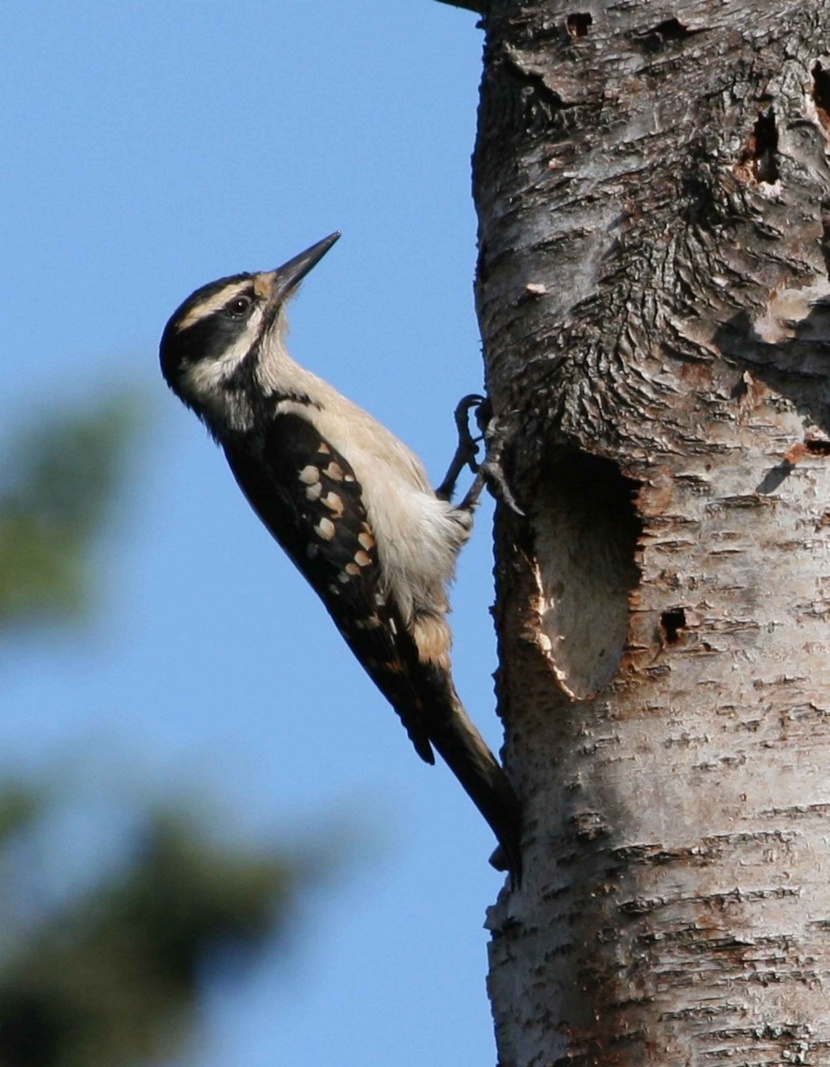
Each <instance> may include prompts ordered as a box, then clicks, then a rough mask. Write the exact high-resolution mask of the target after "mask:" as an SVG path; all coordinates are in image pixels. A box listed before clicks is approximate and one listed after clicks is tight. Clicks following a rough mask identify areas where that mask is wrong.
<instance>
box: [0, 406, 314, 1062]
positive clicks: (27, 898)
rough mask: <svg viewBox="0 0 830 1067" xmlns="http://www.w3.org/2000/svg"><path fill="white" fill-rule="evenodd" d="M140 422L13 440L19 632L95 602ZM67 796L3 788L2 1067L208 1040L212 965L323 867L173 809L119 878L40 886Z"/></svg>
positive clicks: (250, 949)
mask: <svg viewBox="0 0 830 1067" xmlns="http://www.w3.org/2000/svg"><path fill="white" fill-rule="evenodd" d="M135 422H136V419H135V405H134V404H133V403H132V402H130V401H129V400H125V399H123V398H122V399H119V398H111V399H107V400H104V401H103V402H100V403H98V404H97V405H96V406H94V407H90V408H89V410H87V411H84V412H78V411H69V412H63V413H57V414H53V415H51V416H41V417H39V418H38V419H37V421H36V423H35V424H34V425H32V426H31V427H29V428H27V429H25V430H24V431H22V432H20V433H19V434H18V435H17V436H16V437H15V438H14V439H13V440H12V441H10V442H8V443H6V445H5V447H4V450H3V452H2V455H3V456H4V457H5V459H4V461H3V463H2V465H0V627H5V628H6V632H9V631H10V629H11V627H12V626H13V625H20V624H22V623H25V624H29V625H30V624H32V623H41V622H47V621H48V622H55V621H57V622H61V623H66V622H69V621H71V620H72V619H73V618H75V617H77V614H78V613H79V611H80V610H81V609H83V608H84V607H85V605H86V603H87V601H88V600H89V599H90V595H89V594H90V589H91V586H92V584H93V583H92V578H93V572H92V567H91V565H90V560H91V549H92V547H93V545H94V543H95V539H96V536H97V535H98V534H99V533H100V530H101V526H102V523H103V520H104V519H105V518H106V516H107V514H108V512H109V511H110V510H111V508H112V504H113V501H114V498H115V496H116V494H117V491H118V486H119V484H121V483H122V482H123V474H124V472H123V466H124V458H125V453H126V446H127V445H128V443H129V440H130V431H131V429H132V428H133V426H134V425H135ZM68 799H71V797H59V796H57V795H56V793H55V789H54V780H53V782H50V783H49V784H48V785H47V784H44V785H43V786H42V787H37V786H28V785H25V784H24V785H21V784H20V783H17V782H8V783H6V784H5V785H2V784H0V1067H122V1065H123V1067H130V1065H135V1064H140V1063H148V1062H152V1061H156V1060H159V1059H162V1058H167V1057H168V1056H171V1055H173V1054H175V1053H177V1052H180V1051H181V1046H182V1044H183V1043H184V1042H185V1039H186V1038H187V1037H188V1035H189V1034H190V1033H191V1031H192V1029H193V1024H194V1022H195V1021H196V1015H197V1007H198V998H199V994H200V992H201V985H202V980H203V977H204V976H205V974H206V973H207V972H208V971H209V968H210V964H211V961H213V962H214V963H215V962H216V961H217V960H224V961H227V960H228V959H232V960H233V961H234V962H236V963H237V964H239V963H241V962H245V961H246V960H249V959H252V958H254V957H255V956H256V954H257V952H258V951H260V950H262V949H263V948H264V947H265V946H266V945H267V944H268V943H269V941H270V939H271V938H272V936H273V935H274V933H275V932H278V931H281V930H283V929H285V928H286V926H287V923H288V921H289V919H290V916H291V914H292V903H293V902H294V900H295V899H296V898H297V895H298V893H299V891H300V889H301V888H302V887H304V886H305V885H306V883H307V882H308V880H309V877H310V876H311V875H312V872H311V871H310V870H309V869H308V868H306V867H303V865H301V864H300V863H299V862H297V861H296V860H291V861H289V860H288V859H286V858H285V857H283V856H281V855H278V854H276V853H274V852H271V851H266V850H260V851H253V850H245V849H241V848H239V847H235V846H231V845H229V844H221V845H220V844H219V843H218V842H217V840H216V839H215V838H213V837H211V836H209V835H208V834H207V832H206V830H205V828H204V826H203V825H202V824H201V823H200V821H199V820H197V819H195V818H194V817H192V816H190V817H186V816H184V815H182V814H181V812H180V811H179V810H178V807H177V806H175V805H168V806H161V807H158V808H155V809H151V810H145V811H143V812H139V813H137V823H138V825H137V827H136V825H135V824H133V829H132V831H130V832H129V833H128V834H127V835H126V837H125V839H124V840H123V841H122V853H123V857H124V858H123V862H121V863H120V865H118V866H117V867H116V869H114V870H113V869H109V870H106V869H103V868H102V869H101V870H100V871H92V872H88V873H89V877H88V878H87V879H86V880H85V882H84V887H83V888H78V889H76V891H75V892H73V891H72V890H71V887H69V886H58V887H57V889H58V890H59V891H58V892H55V889H56V887H55V886H51V887H44V886H43V885H40V886H39V887H38V885H37V882H38V868H39V866H40V865H42V861H43V859H44V857H46V858H47V859H48V853H49V850H50V838H49V833H48V825H49V822H50V820H52V821H54V818H55V815H56V814H58V813H60V811H61V809H62V806H63V805H65V803H66V801H67V800H68ZM45 827H46V828H47V830H45V829H44V828H45ZM52 843H54V841H53V842H52ZM47 866H48V863H47ZM58 866H59V865H58ZM316 873H319V871H318V872H316ZM57 877H58V880H59V878H60V876H59V875H58V876H57ZM50 889H51V892H50V891H49V890H50Z"/></svg>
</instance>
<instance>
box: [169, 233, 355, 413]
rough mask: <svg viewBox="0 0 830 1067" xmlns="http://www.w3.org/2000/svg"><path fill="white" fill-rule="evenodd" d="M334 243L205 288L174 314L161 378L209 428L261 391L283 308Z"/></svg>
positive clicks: (275, 352)
mask: <svg viewBox="0 0 830 1067" xmlns="http://www.w3.org/2000/svg"><path fill="white" fill-rule="evenodd" d="M339 237H340V234H339V233H332V234H330V235H329V236H328V237H324V238H323V240H322V241H318V242H317V243H316V244H313V245H312V246H311V247H310V248H307V249H306V250H305V251H304V252H301V253H300V254H299V255H298V256H294V258H293V259H289V260H288V262H287V263H284V264H283V265H282V266H281V267H278V268H277V269H276V270H271V271H263V272H261V273H259V274H234V275H232V276H230V277H227V278H220V279H219V280H218V281H215V282H209V283H208V284H207V285H203V286H202V287H201V288H200V289H197V290H196V291H195V292H194V293H192V294H191V295H190V296H189V297H188V298H187V300H185V301H184V303H183V304H181V305H180V306H179V307H178V308H177V309H176V311H174V312H173V314H172V316H171V317H170V319H169V321H168V323H167V325H166V326H165V328H164V333H163V334H162V337H161V344H160V346H159V359H160V362H161V370H162V374H163V375H164V378H165V380H166V381H167V384H168V385H169V386H170V388H171V389H172V390H173V392H174V393H176V395H177V396H178V397H179V398H180V399H181V400H182V401H184V403H185V404H187V406H188V407H190V408H193V410H194V411H195V412H196V414H197V415H198V416H199V417H200V418H202V419H204V420H205V421H206V422H207V423H208V425H209V426H210V427H211V429H214V430H216V429H217V426H216V423H217V421H218V422H220V423H221V421H222V420H225V419H228V418H229V417H230V416H232V414H233V413H232V411H230V409H229V408H228V405H229V404H230V405H231V407H233V398H234V397H235V396H236V397H237V399H239V394H244V393H245V392H246V391H249V390H250V389H251V388H258V389H259V390H262V389H263V384H262V382H260V381H259V380H258V366H259V364H260V362H261V361H262V360H263V359H269V360H270V361H271V362H273V361H274V360H275V359H278V357H279V354H280V353H281V351H282V340H281V339H282V336H283V334H284V331H285V326H286V321H285V314H284V311H285V307H286V305H287V304H288V301H289V300H290V299H291V297H292V296H293V295H294V294H295V293H296V291H297V288H298V286H299V284H300V282H301V281H302V280H303V278H304V277H305V276H306V274H308V272H309V271H310V270H311V269H312V267H314V266H315V265H316V264H317V263H319V261H320V260H321V259H322V258H323V256H324V255H325V254H326V252H328V250H329V249H330V248H331V247H332V245H333V244H334V243H335V241H337V239H338V238H339ZM265 388H267V385H266V386H265ZM238 406H239V405H238V404H237V407H238ZM243 406H244V405H243ZM231 421H232V420H231Z"/></svg>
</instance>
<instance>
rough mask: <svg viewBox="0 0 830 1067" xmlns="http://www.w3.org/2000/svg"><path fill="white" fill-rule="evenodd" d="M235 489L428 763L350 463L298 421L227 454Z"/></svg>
mask: <svg viewBox="0 0 830 1067" xmlns="http://www.w3.org/2000/svg"><path fill="white" fill-rule="evenodd" d="M225 455H226V457H227V460H228V463H229V464H230V468H231V470H232V471H233V474H234V477H235V478H236V480H237V482H238V484H239V487H240V488H241V489H242V492H243V493H244V494H245V496H246V497H247V499H248V502H249V503H250V504H251V506H252V507H253V509H254V511H255V512H256V513H257V515H258V516H259V518H260V519H261V520H262V522H263V523H264V524H265V526H266V527H267V528H268V530H269V531H270V532H271V534H272V535H273V536H274V537H275V538H276V540H277V541H278V542H279V544H280V545H282V547H283V548H284V549H285V551H286V552H287V553H288V555H289V557H290V558H291V559H292V561H293V562H294V563H295V564H296V566H297V567H298V568H299V570H300V571H301V572H302V574H303V575H304V576H305V578H306V579H307V580H308V582H309V583H310V584H311V586H312V588H313V589H314V591H315V592H316V593H317V595H318V596H319V597H320V599H321V600H322V601H323V603H324V604H325V606H326V609H327V610H328V612H329V614H330V615H331V617H332V619H333V620H334V623H335V625H336V626H337V628H338V630H339V631H340V633H341V634H342V635H343V637H344V638H345V640H346V642H347V644H348V645H349V647H350V648H351V650H352V652H354V654H355V656H357V658H358V660H359V661H360V663H361V664H362V666H363V667H364V668H365V670H366V671H367V673H368V674H369V676H370V677H371V679H372V681H373V682H374V683H375V685H376V686H377V687H378V689H380V691H381V693H383V695H384V696H385V697H386V698H387V700H388V701H389V702H390V703H391V704H392V706H393V707H394V708H395V710H396V711H397V713H398V715H399V716H400V718H401V721H402V722H403V724H404V726H405V727H406V731H407V733H408V734H409V737H410V739H411V740H412V743H413V744H414V746H415V748H416V750H417V752H418V754H419V755H420V756H421V758H422V759H424V760H426V761H427V763H434V762H435V757H434V756H433V753H432V748H431V746H430V742H429V734H428V731H427V727H426V723H425V712H424V708H423V704H422V702H421V699H420V697H419V696H418V693H417V691H416V687H415V685H413V683H412V680H411V677H412V676H411V674H410V666H409V665H410V664H415V663H416V662H417V650H416V649H415V646H414V642H413V641H412V639H411V637H410V636H409V634H408V633H407V632H406V629H405V627H404V624H403V622H402V620H401V618H400V614H399V612H398V609H397V606H396V605H395V604H394V603H393V602H391V601H389V600H387V599H385V598H384V596H383V595H382V593H381V590H380V588H379V575H380V568H379V564H378V554H377V545H376V543H375V537H374V532H373V530H372V527H371V524H370V523H369V519H368V516H367V514H366V509H365V508H364V506H363V500H362V490H361V486H360V484H359V482H358V481H357V479H356V478H355V474H354V471H353V470H352V468H351V467H350V466H349V463H348V462H347V461H346V460H345V459H344V458H343V456H342V455H340V453H339V452H337V451H336V450H335V449H334V448H333V447H332V446H331V445H330V444H329V443H328V442H327V441H324V440H323V439H321V437H320V435H319V434H318V432H317V430H316V429H315V428H314V426H313V425H312V424H311V423H310V422H309V421H308V420H307V419H304V418H302V417H301V416H299V415H294V414H285V415H278V416H277V417H276V418H275V419H274V420H273V422H272V423H271V424H270V426H269V430H268V433H267V435H266V437H265V439H264V441H262V440H259V439H258V440H257V441H254V440H252V439H251V438H249V437H247V436H245V437H242V438H241V439H240V440H239V441H238V442H235V443H229V444H226V445H225Z"/></svg>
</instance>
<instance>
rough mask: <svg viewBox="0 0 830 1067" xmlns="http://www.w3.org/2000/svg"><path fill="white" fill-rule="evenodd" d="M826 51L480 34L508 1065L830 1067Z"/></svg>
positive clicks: (756, 37)
mask: <svg viewBox="0 0 830 1067" xmlns="http://www.w3.org/2000/svg"><path fill="white" fill-rule="evenodd" d="M828 28H830V7H829V6H828V4H827V3H819V2H816V0H799V2H798V3H796V2H794V0H787V2H779V3H777V4H758V3H756V2H754V0H752V2H749V0H725V2H723V3H719V4H713V3H711V2H703V0H679V2H677V3H674V4H668V3H665V2H660V3H657V2H650V0H636V2H634V0H616V2H613V3H612V2H610V0H607V2H602V0H587V2H582V0H577V2H574V3H569V4H565V3H563V2H562V0H528V2H524V3H521V4H519V3H516V2H513V0H493V2H492V4H491V5H490V11H489V14H488V17H487V19H486V29H487V36H486V51H485V73H484V81H483V87H482V102H481V111H480V118H479V122H480V126H479V134H478V143H477V148H476V153H475V195H476V201H477V206H478V211H479V216H480V260H479V279H478V285H477V297H478V307H479V313H480V319H481V324H482V333H483V337H484V343H485V356H486V361H487V371H488V378H489V386H490V390H491V394H492V397H493V400H494V405H495V408H496V410H497V411H498V412H501V413H502V414H503V415H504V414H507V413H512V415H511V418H512V425H513V429H514V433H515V437H514V440H513V446H512V448H509V449H508V473H509V475H510V477H511V480H512V484H513V486H514V489H515V491H516V493H517V495H518V497H519V501H520V503H521V504H522V505H523V506H524V507H525V509H526V510H527V512H528V515H529V521H527V522H523V521H522V520H520V519H519V518H517V517H516V516H515V515H512V514H508V513H507V512H506V510H505V509H502V510H501V513H500V516H499V522H498V546H497V547H498V565H497V571H498V608H497V624H498V629H499V637H500V646H501V662H502V668H501V671H500V676H499V693H500V703H501V710H502V713H503V715H504V716H505V719H506V721H507V725H508V730H509V745H508V751H507V754H506V756H507V763H508V768H509V770H510V772H511V774H512V775H513V776H514V778H515V780H516V781H517V783H518V785H519V788H520V789H521V791H522V794H523V796H524V798H525V801H526V804H527V816H528V818H527V841H526V858H525V870H526V875H525V882H524V886H523V888H522V889H521V891H519V892H517V893H514V894H512V895H508V894H505V895H504V896H503V898H502V899H501V901H500V902H499V904H498V905H497V906H496V907H495V908H493V909H492V912H491V915H490V925H491V928H492V929H493V935H494V939H493V942H492V951H491V963H492V972H491V978H490V989H491V994H492V997H493V1002H494V1011H495V1016H496V1022H497V1034H498V1041H499V1049H500V1062H501V1064H502V1067H531V1065H532V1067H542V1065H545V1067H549V1065H554V1064H584V1065H588V1064H609V1065H610V1064H614V1065H617V1067H619V1065H624V1067H651V1065H661V1067H679V1065H694V1067H698V1065H704V1064H718V1063H721V1062H728V1063H729V1064H731V1065H733V1067H737V1065H739V1064H742V1065H749V1064H751V1065H753V1067H759V1065H770V1067H772V1065H775V1067H780V1065H782V1064H788V1063H804V1064H827V1063H830V982H829V981H828V979H830V629H829V628H828V623H829V622H830V455H829V454H828V453H830V446H829V445H828V444H827V441H828V437H829V436H830V424H829V423H828V418H829V417H830V389H828V371H830V284H828V279H827V268H826V263H825V256H824V250H825V247H824V246H825V238H826V228H825V214H826V211H827V207H826V206H827V205H830V170H828V166H827V160H826V151H827V145H828V138H827V131H828V129H830V114H828V112H830V56H829V55H828V53H830V43H828V39H827V37H828ZM825 71H826V72H828V73H825Z"/></svg>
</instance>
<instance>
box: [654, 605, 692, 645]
mask: <svg viewBox="0 0 830 1067" xmlns="http://www.w3.org/2000/svg"><path fill="white" fill-rule="evenodd" d="M685 625H686V612H685V611H684V610H683V608H669V610H668V611H664V612H663V614H662V615H661V616H660V627H661V629H662V631H663V637H664V639H665V641H666V644H667V645H675V644H677V642H678V641H679V640H680V631H681V630H682V629H683V628H684V626H685Z"/></svg>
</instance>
